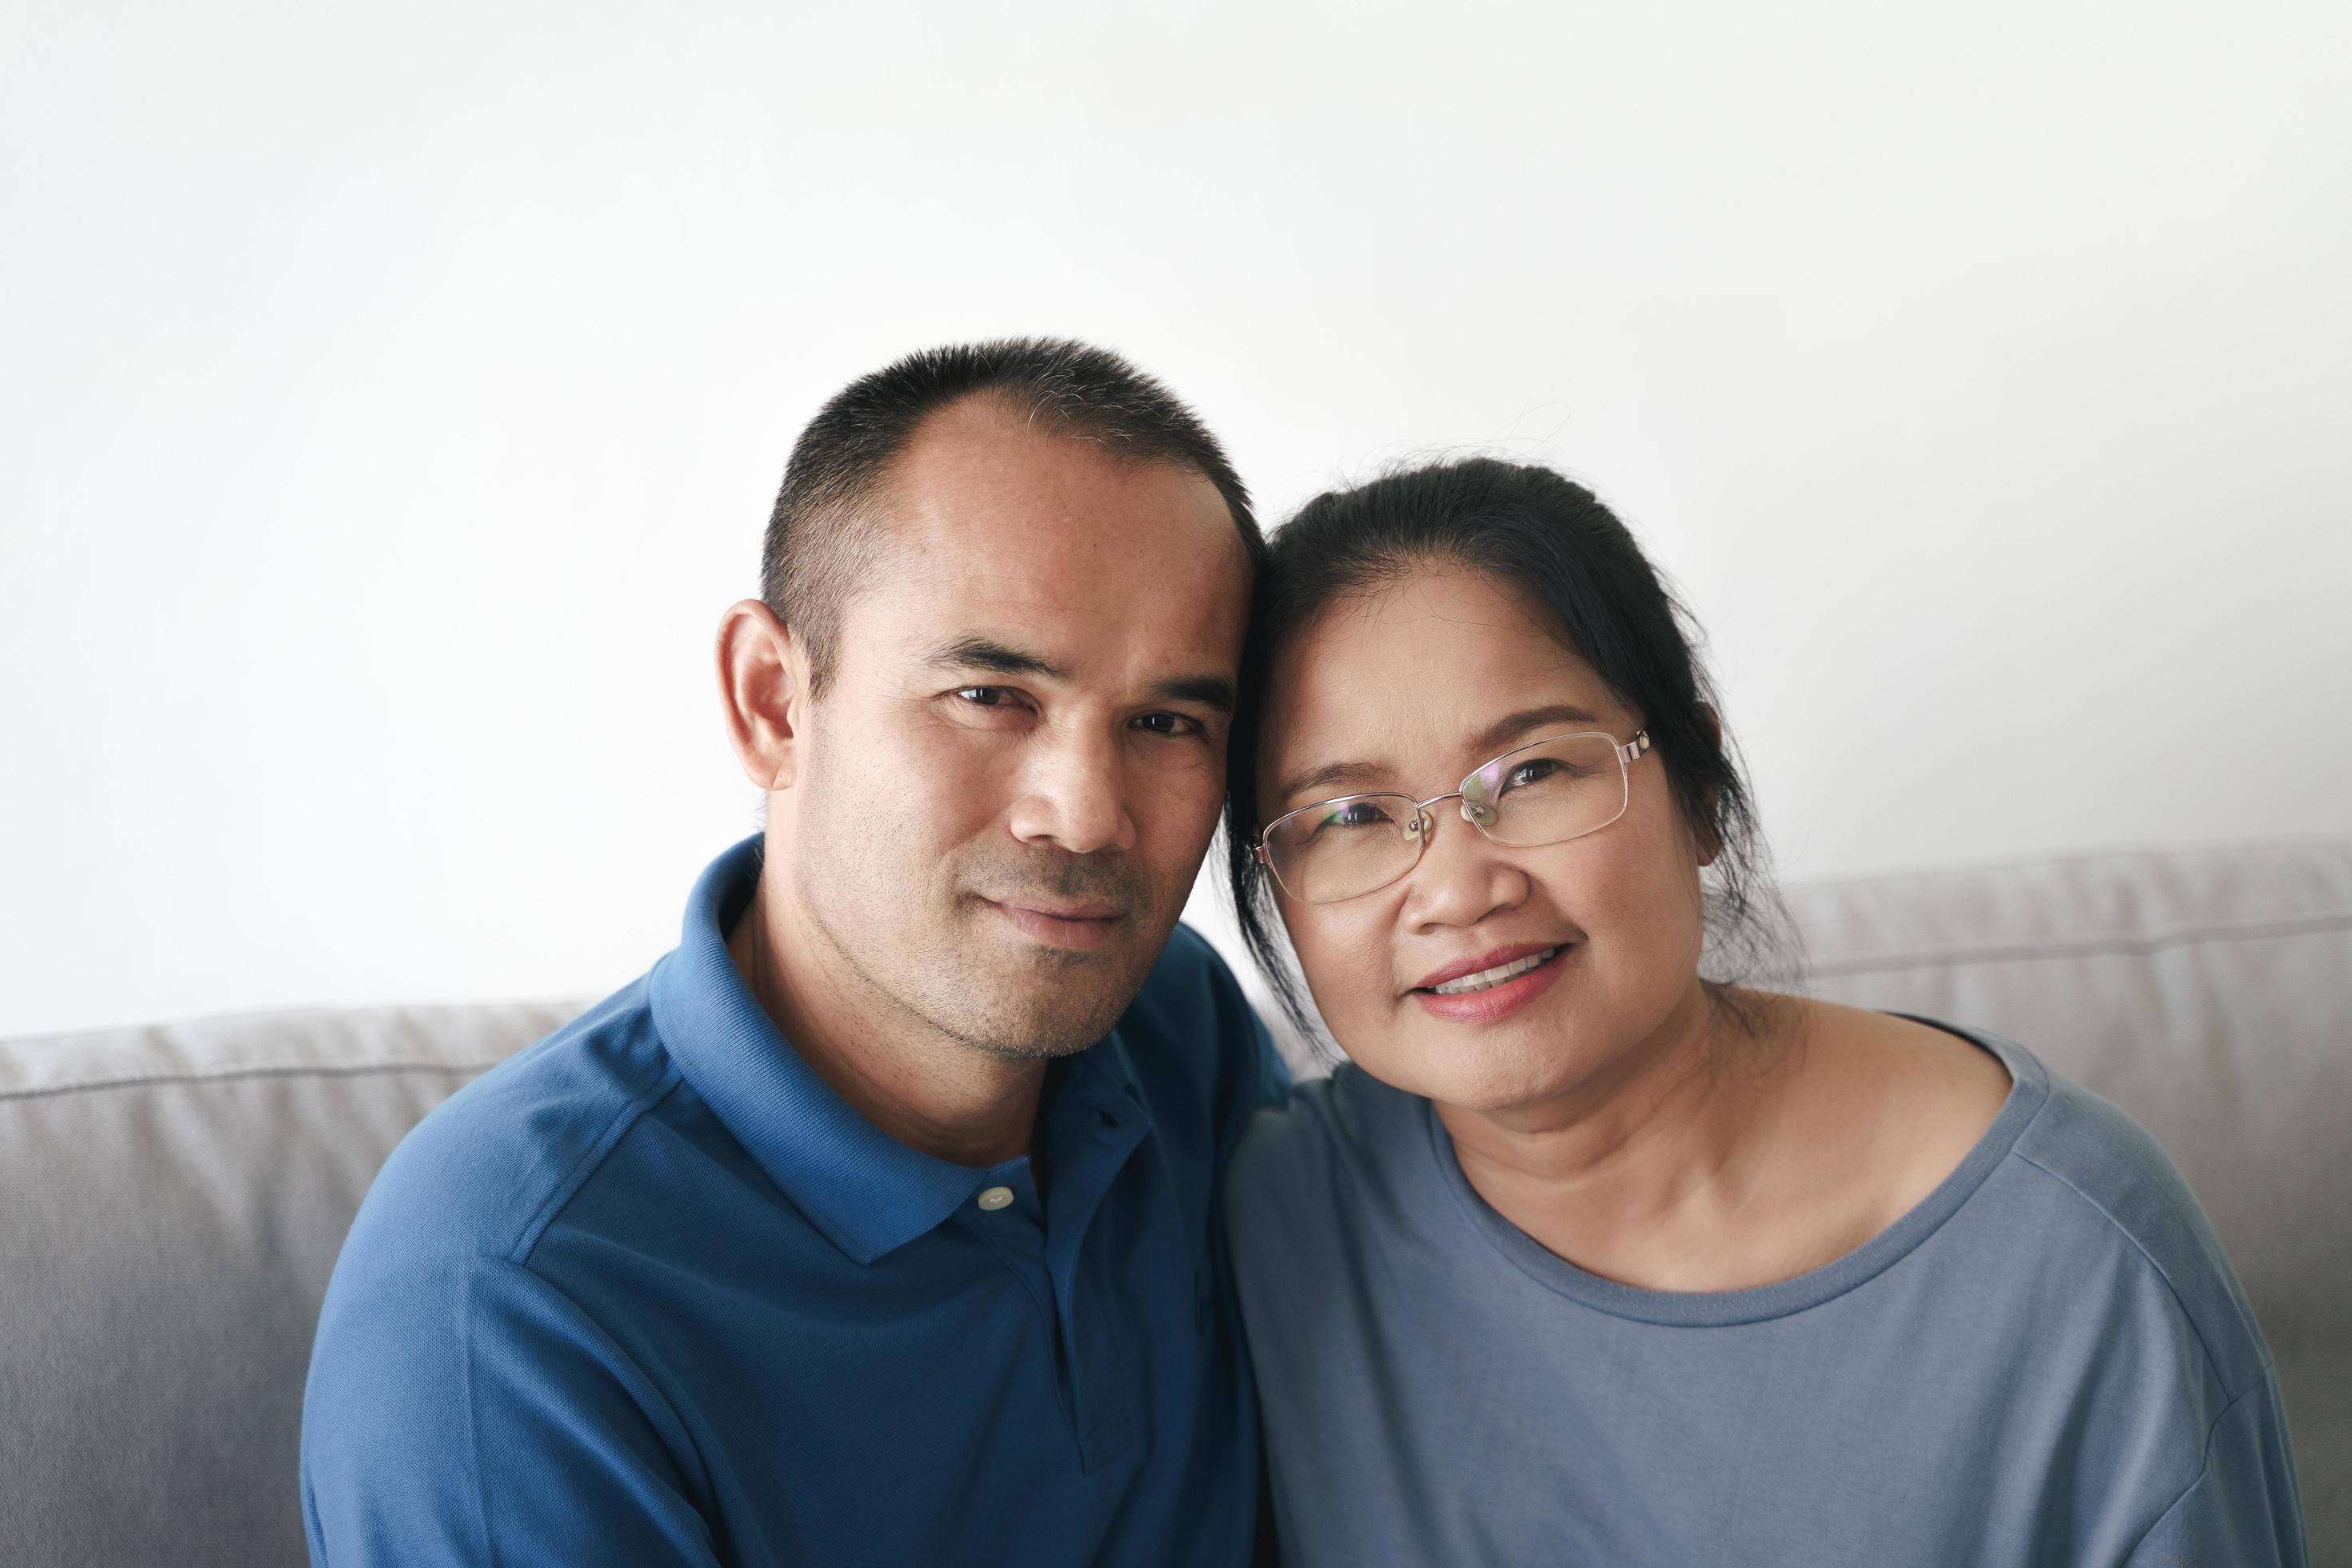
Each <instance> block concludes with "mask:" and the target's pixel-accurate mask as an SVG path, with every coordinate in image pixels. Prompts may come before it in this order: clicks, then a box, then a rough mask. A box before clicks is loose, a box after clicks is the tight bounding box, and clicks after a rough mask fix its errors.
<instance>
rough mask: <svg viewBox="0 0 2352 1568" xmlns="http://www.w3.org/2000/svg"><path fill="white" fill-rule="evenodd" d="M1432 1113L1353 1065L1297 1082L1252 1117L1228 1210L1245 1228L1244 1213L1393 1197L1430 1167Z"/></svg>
mask: <svg viewBox="0 0 2352 1568" xmlns="http://www.w3.org/2000/svg"><path fill="white" fill-rule="evenodd" d="M1427 1108H1428V1102H1427V1101H1426V1100H1423V1099H1421V1098H1420V1097H1419V1096H1417V1095H1412V1094H1407V1093H1405V1092H1404V1091H1403V1090H1402V1089H1391V1088H1390V1087H1389V1086H1388V1085H1387V1084H1384V1083H1382V1082H1381V1080H1380V1079H1376V1078H1374V1077H1372V1076H1371V1075H1370V1073H1367V1072H1366V1071H1364V1070H1363V1069H1362V1068H1360V1067H1358V1066H1356V1065H1355V1064H1354V1063H1353V1062H1342V1063H1341V1064H1339V1067H1338V1068H1335V1069H1333V1071H1332V1072H1331V1073H1330V1075H1329V1076H1328V1077H1326V1078H1319V1079H1308V1080H1307V1081H1306V1082H1303V1083H1300V1084H1297V1086H1296V1087H1294V1088H1293V1089H1291V1091H1290V1094H1289V1096H1288V1097H1287V1099H1286V1100H1285V1101H1284V1102H1283V1103H1282V1104H1280V1105H1274V1106H1268V1107H1266V1108H1265V1109H1263V1110H1259V1111H1257V1112H1256V1113H1255V1114H1254V1115H1253V1116H1252V1117H1251V1118H1250V1123H1249V1127H1248V1129H1247V1130H1246V1131H1244V1134H1243V1136H1242V1140H1241V1144H1240V1146H1239V1147H1238V1148H1237V1149H1235V1151H1234V1157H1233V1163H1232V1164H1231V1166H1230V1167H1229V1168H1228V1170H1227V1172H1226V1176H1225V1188H1226V1194H1227V1205H1226V1206H1227V1209H1228V1211H1229V1212H1230V1213H1233V1214H1234V1215H1235V1223H1236V1224H1241V1223H1243V1220H1242V1218H1241V1216H1242V1215H1244V1213H1246V1214H1248V1215H1267V1214H1271V1213H1275V1212H1277V1211H1286V1212H1289V1213H1292V1214H1301V1212H1302V1211H1307V1210H1320V1211H1325V1212H1327V1213H1328V1211H1329V1210H1332V1209H1335V1208H1339V1207H1343V1206H1344V1207H1349V1208H1355V1207H1360V1206H1362V1205H1364V1204H1366V1203H1367V1202H1370V1201H1373V1200H1376V1199H1379V1198H1381V1197H1382V1196H1383V1195H1385V1196H1387V1197H1389V1198H1391V1199H1393V1197H1394V1195H1395V1190H1396V1186H1397V1184H1398V1182H1399V1180H1400V1179H1402V1178H1403V1177H1405V1176H1406V1175H1407V1173H1409V1172H1411V1171H1412V1170H1414V1169H1416V1168H1418V1167H1419V1166H1421V1165H1425V1164H1426V1163H1427V1159H1426V1154H1427V1150H1428V1144H1429V1123H1428V1110H1427Z"/></svg>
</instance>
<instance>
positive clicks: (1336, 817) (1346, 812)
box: [1324, 800, 1389, 827]
mask: <svg viewBox="0 0 2352 1568" xmlns="http://www.w3.org/2000/svg"><path fill="white" fill-rule="evenodd" d="M1388 819H1389V814H1388V813H1387V812H1385V811H1383V810H1381V807H1380V805H1379V804H1378V803H1377V802H1374V801H1369V800H1351V801H1349V803H1348V804H1347V805H1343V806H1341V807H1340V808H1339V810H1337V811H1335V812H1333V813H1332V814H1331V815H1330V816H1328V817H1327V818H1325V819H1324V820H1325V821H1327V822H1328V823H1329V824H1330V826H1333V827H1378V826H1381V824H1382V823H1385V822H1386V821H1388Z"/></svg>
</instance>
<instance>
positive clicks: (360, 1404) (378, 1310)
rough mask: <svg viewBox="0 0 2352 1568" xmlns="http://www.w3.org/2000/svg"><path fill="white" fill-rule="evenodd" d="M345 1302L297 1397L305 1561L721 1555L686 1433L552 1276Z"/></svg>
mask: <svg viewBox="0 0 2352 1568" xmlns="http://www.w3.org/2000/svg"><path fill="white" fill-rule="evenodd" d="M692 1451H693V1450H692V1447H691V1444H690V1442H689V1441H688V1436H687V1434H686V1432H685V1430H684V1427H683V1426H682V1424H681V1423H680V1422H679V1421H678V1420H677V1416H676V1415H675V1414H674V1413H673V1412H672V1411H671V1410H670V1409H669V1407H668V1405H667V1402H666V1401H665V1400H664V1399H663V1398H662V1397H661V1395H660V1394H659V1392H658V1391H657V1390H656V1388H654V1387H653V1385H652V1384H651V1383H650V1382H649V1380H647V1379H646V1377H645V1376H644V1374H643V1373H642V1372H641V1371H639V1370H638V1369H637V1368H636V1367H635V1365H634V1364H633V1363H631V1361H630V1359H629V1358H628V1356H627V1355H626V1354H625V1352H624V1351H623V1350H622V1349H621V1347H619V1346H618V1345H617V1344H616V1343H614V1341H613V1340H612V1338H611V1337H610V1336H609V1335H607V1334H606V1333H605V1332H604V1331H603V1330H602V1329H601V1328H600V1327H599V1326H598V1325H597V1324H596V1323H595V1322H594V1321H593V1320H592V1319H590V1317H589V1316H588V1314H586V1313H585V1312H584V1311H583V1310H580V1308H579V1307H578V1306H577V1304H576V1303H574V1302H573V1301H572V1300H570V1299H569V1298H568V1297H566V1296H565V1295H564V1294H563V1293H562V1291H560V1290H558V1289H555V1288H554V1287H553V1286H552V1285H551V1284H550V1283H549V1282H548V1281H546V1280H544V1279H541V1278H539V1277H538V1276H536V1275H534V1274H532V1273H531V1272H530V1270H528V1269H527V1268H522V1267H520V1266H519V1265H517V1264H514V1263H511V1262H508V1261H506V1260H503V1259H498V1258H471V1259H467V1260H464V1261H462V1262H458V1263H453V1264H451V1265H449V1266H448V1267H446V1268H436V1269H428V1270H425V1271H423V1272H421V1273H409V1274H403V1275H401V1276H398V1277H394V1278H383V1277H379V1278H378V1279H377V1280H376V1281H374V1282H373V1285H372V1286H370V1287H368V1288H364V1289H354V1290H352V1291H350V1292H348V1293H341V1299H340V1300H334V1299H331V1300H330V1301H329V1303H328V1308H327V1310H326V1312H325V1313H324V1314H323V1315H322V1317H321V1320H320V1331H319V1340H318V1344H317V1347H316V1349H315V1351H314V1352H313V1355H312V1360H311V1370H310V1386H309V1388H308V1390H307V1391H306V1393H305V1395H304V1400H303V1424H302V1513H303V1523H304V1527H305V1529H306V1531H308V1533H309V1537H310V1561H311V1563H313V1564H314V1568H376V1565H378V1564H382V1565H384V1568H390V1565H391V1564H395V1563H400V1564H408V1563H480V1564H488V1563H499V1564H510V1565H518V1568H528V1565H535V1564H542V1563H544V1564H557V1563H564V1564H599V1563H612V1564H623V1563H626V1564H633V1565H634V1564H645V1565H648V1568H658V1565H677V1564H696V1565H704V1564H715V1563H717V1561H718V1559H717V1557H716V1555H715V1553H714V1550H713V1545H712V1542H711V1539H710V1531H709V1527H708V1525H707V1524H706V1522H705V1521H704V1519H703V1517H702V1514H701V1513H700V1511H699V1510H698V1509H697V1508H696V1507H695V1505H694V1502H693V1499H692V1489H691V1487H690V1486H689V1484H688V1477H687V1475H686V1474H685V1472H684V1471H683V1470H682V1469H681V1468H680V1467H679V1465H678V1464H677V1462H676V1460H675V1459H674V1458H673V1456H675V1455H677V1454H690V1453H691V1452H692Z"/></svg>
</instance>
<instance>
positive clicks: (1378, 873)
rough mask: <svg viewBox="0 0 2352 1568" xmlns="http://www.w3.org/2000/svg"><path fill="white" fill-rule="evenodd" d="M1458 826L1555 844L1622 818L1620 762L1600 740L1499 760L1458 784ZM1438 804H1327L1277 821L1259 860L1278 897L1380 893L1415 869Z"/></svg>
mask: <svg viewBox="0 0 2352 1568" xmlns="http://www.w3.org/2000/svg"><path fill="white" fill-rule="evenodd" d="M1461 793H1462V799H1461V802H1460V806H1459V810H1460V813H1461V815H1462V816H1463V818H1464V819H1465V821H1467V822H1469V823H1470V824H1471V825H1472V826H1475V827H1476V828H1477V829H1478V831H1479V832H1481V833H1483V834H1485V835H1486V837H1487V838H1489V839H1490V840H1492V841H1493V842H1495V843H1496V844H1502V845H1508V846H1511V847H1518V848H1528V847H1534V846H1537V845H1541V844H1558V843H1561V842H1563V841H1564V840H1567V839H1570V838H1578V837H1582V836H1583V835H1585V834H1587V833H1591V832H1594V831H1596V830H1598V829H1600V828H1603V827H1606V826H1609V825H1610V824H1611V823H1612V822H1614V821H1616V820H1617V818H1618V817H1620V816H1623V815H1624V812H1625V798H1626V783H1625V764H1624V763H1623V761H1622V759H1621V758H1620V757H1619V755H1618V752H1617V742H1615V741H1614V740H1613V739H1612V738H1611V737H1609V736H1607V735H1596V734H1584V735H1560V736H1556V737H1554V738H1553V739H1551V740H1549V741H1538V742H1535V743H1534V744H1532V745H1528V746H1522V747H1520V748H1519V749H1518V750H1517V751H1515V752H1505V753H1504V754H1503V755H1501V756H1499V757H1496V759H1495V760H1494V761H1493V762H1491V763H1486V765H1485V766H1483V767H1481V768H1479V769H1478V770H1477V771H1476V772H1475V773H1472V774H1471V775H1470V776H1469V777H1468V778H1465V779H1464V780H1463V781H1462V792H1461ZM1450 804H1452V803H1450V802H1445V801H1441V802H1440V803H1439V804H1438V805H1436V806H1434V807H1433V808H1432V810H1430V811H1422V810H1421V809H1420V808H1419V807H1418V806H1417V805H1415V804H1414V802H1413V801H1412V797H1410V796H1408V795H1348V796H1345V797H1343V798H1341V799H1339V800H1328V801H1323V802H1321V803H1319V804H1318V805H1313V806H1310V807H1308V808H1307V809H1306V810H1304V811H1296V812H1292V813H1291V814H1290V815H1289V816H1285V817H1283V818H1281V819H1280V820H1278V821H1277V822H1276V823H1275V824H1274V826H1272V827H1271V828H1269V829H1268V830H1267V832H1266V836H1265V847H1266V859H1267V862H1268V864H1269V865H1270V866H1271V868H1272V869H1273V871H1274V874H1275V876H1276V878H1277V879H1279V880H1280V881H1281V883H1282V886H1283V889H1284V890H1285V891H1286V892H1288V893H1289V894H1290V896H1291V897H1292V898H1294V899H1297V900H1301V901H1302V902H1305V903H1310V904H1328V903H1336V902H1338V901H1339V900H1341V899H1352V898H1354V897H1356V896H1357V895H1358V894H1360V893H1369V892H1370V891H1372V890H1373V889H1376V888H1381V887H1385V886H1387V885H1388V884H1389V883H1391V882H1393V881H1395V880H1396V879H1398V878H1399V877H1402V876H1403V875H1404V874H1405V873H1406V872H1407V871H1410V870H1412V868H1413V866H1414V865H1415V864H1416V863H1417V862H1418V861H1419V860H1420V859H1421V851H1422V846H1423V842H1424V841H1425V840H1426V839H1427V838H1428V837H1429V835H1430V834H1431V833H1432V832H1433V831H1434V829H1435V827H1436V826H1437V825H1436V822H1435V821H1434V813H1435V812H1436V811H1441V810H1444V809H1446V807H1447V806H1448V805H1450Z"/></svg>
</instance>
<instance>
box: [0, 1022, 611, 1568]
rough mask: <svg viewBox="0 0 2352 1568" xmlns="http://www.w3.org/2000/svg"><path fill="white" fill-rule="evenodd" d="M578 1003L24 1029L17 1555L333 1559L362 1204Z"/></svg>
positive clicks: (2, 1530) (10, 1118) (252, 1567)
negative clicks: (328, 1439)
mask: <svg viewBox="0 0 2352 1568" xmlns="http://www.w3.org/2000/svg"><path fill="white" fill-rule="evenodd" d="M576 1010H577V1009H576V1008H572V1007H569V1006H552V1007H544V1006H542V1007H531V1006H494V1007H396V1008H383V1009H378V1010H371V1011H348V1012H315V1013H276V1014H264V1015H256V1016H244V1017H226V1018H208V1019H203V1020H200V1021H197V1022H193V1023H185V1024H172V1025H165V1026H160V1027H156V1028H145V1029H122V1030H114V1031H109V1032H107V1033H103V1034H89V1035H78V1036H68V1037H57V1038H49V1039H31V1040H13V1041H7V1042H0V1563H8V1564H24V1565H26V1568H36V1565H38V1568H48V1565H50V1564H58V1565H65V1564H77V1565H78V1564H83V1563H88V1564H92V1565H96V1564H100V1563H108V1564H123V1563H172V1564H174V1565H177V1564H187V1565H189V1568H212V1565H214V1564H219V1565H221V1568H230V1565H232V1564H234V1565H236V1568H258V1565H266V1564H277V1563H288V1564H293V1563H306V1562H308V1561H309V1557H308V1553H307V1552H306V1550H305V1547H304V1545H303V1540H302V1519H301V1513H300V1510H299V1505H298V1502H297V1489H296V1482H295V1475H296V1454H297V1440H298V1434H299V1421H300V1415H301V1403H302V1380H303V1376H304V1373H306V1371H307V1370H308V1368H309V1365H310V1336H311V1333H312V1331H313V1330H314V1329H315V1328H316V1327H317V1324H318V1318H319V1303H320V1300H321V1298H322V1297H323V1296H324V1295H325V1293H326V1288H327V1275H328V1272H329V1271H330V1270H331V1268H333V1267H334V1262H335V1253H336V1251H337V1249H338V1248H340V1247H341V1246H342V1241H343V1233H344V1232H345V1231H346V1230H348V1229H349V1228H350V1227H351V1223H352V1215H353V1214H355V1213H357V1212H358V1209H359V1203H360V1198H361V1196H362V1194H364V1193H365V1192H366V1191H367V1185H368V1184H369V1183H370V1182H371V1181H373V1180H374V1179H375V1173H376V1170H377V1168H378V1167H379V1166H381V1165H382V1164H383V1161H384V1158H385V1156H386V1155H388V1154H390V1153H391V1152H392V1148H393V1145H394V1144H395V1143H397V1142H400V1140H401V1139H402V1138H403V1137H404V1135H405V1134H406V1133H407V1131H408V1130H409V1129H410V1128H411V1127H413V1126H415V1124H416V1122H417V1121H418V1119H419V1118H421V1117H422V1116H424V1114H425V1112H426V1111H428V1110H432V1109H433V1107H434V1106H436V1105H437V1104H439V1103H440V1102H441V1100H443V1099H444V1098H445V1097H446V1096H447V1095H448V1094H449V1093H450V1092H451V1091H452V1090H454V1089H457V1086H458V1085H460V1084H462V1083H464V1082H465V1081H466V1080H467V1079H469V1078H471V1077H472V1076H473V1075H474V1074H476V1073H478V1072H479V1071H481V1070H482V1069H483V1068H486V1067H488V1066H489V1065H490V1064H492V1063H493V1062H496V1061H498V1060H499V1058H502V1057H504V1056H506V1055H507V1054H509V1052H511V1051H513V1050H515V1049H517V1048H518V1047H521V1046H523V1045H526V1044H528V1043H529V1042H530V1041H531V1040H532V1039H534V1038H536V1037H539V1036H541V1035H543V1034H545V1033H547V1032H548V1031H549V1030H551V1029H552V1028H554V1027H555V1026H557V1025H558V1024H561V1023H562V1021H563V1020H564V1019H565V1018H567V1017H569V1016H571V1015H572V1013H573V1012H574V1011H576Z"/></svg>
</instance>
